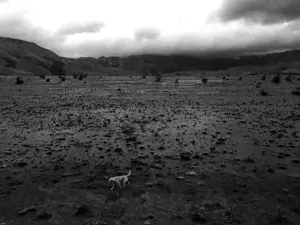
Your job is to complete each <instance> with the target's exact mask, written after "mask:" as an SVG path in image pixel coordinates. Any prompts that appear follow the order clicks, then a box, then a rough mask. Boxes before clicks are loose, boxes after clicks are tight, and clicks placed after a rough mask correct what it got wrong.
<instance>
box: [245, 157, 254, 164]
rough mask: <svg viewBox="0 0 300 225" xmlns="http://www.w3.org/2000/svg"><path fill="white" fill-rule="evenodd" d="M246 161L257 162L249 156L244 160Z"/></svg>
mask: <svg viewBox="0 0 300 225" xmlns="http://www.w3.org/2000/svg"><path fill="white" fill-rule="evenodd" d="M244 162H246V163H255V159H253V158H251V157H248V158H247V159H245V160H244Z"/></svg>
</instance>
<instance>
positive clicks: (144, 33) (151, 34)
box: [134, 27, 160, 40]
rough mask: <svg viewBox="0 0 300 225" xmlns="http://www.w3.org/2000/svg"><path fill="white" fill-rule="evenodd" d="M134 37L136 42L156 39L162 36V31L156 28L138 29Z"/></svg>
mask: <svg viewBox="0 0 300 225" xmlns="http://www.w3.org/2000/svg"><path fill="white" fill-rule="evenodd" d="M134 36H135V39H136V40H144V39H156V38H158V37H159V36H160V31H159V30H157V29H155V28H151V27H144V28H139V29H137V30H136V31H135V33H134Z"/></svg>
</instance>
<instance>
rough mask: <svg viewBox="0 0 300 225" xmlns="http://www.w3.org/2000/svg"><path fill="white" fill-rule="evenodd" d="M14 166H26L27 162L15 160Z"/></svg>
mask: <svg viewBox="0 0 300 225" xmlns="http://www.w3.org/2000/svg"><path fill="white" fill-rule="evenodd" d="M14 166H16V167H25V166H27V163H26V162H24V161H19V162H15V163H14Z"/></svg>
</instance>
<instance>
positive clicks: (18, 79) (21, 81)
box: [15, 77, 24, 84]
mask: <svg viewBox="0 0 300 225" xmlns="http://www.w3.org/2000/svg"><path fill="white" fill-rule="evenodd" d="M23 83H24V81H23V80H22V79H21V78H20V77H17V78H16V82H15V84H23Z"/></svg>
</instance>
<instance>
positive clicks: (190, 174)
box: [186, 171, 197, 176]
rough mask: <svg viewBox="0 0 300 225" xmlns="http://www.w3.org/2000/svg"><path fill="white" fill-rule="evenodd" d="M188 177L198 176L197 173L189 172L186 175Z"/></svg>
mask: <svg viewBox="0 0 300 225" xmlns="http://www.w3.org/2000/svg"><path fill="white" fill-rule="evenodd" d="M186 175H188V176H196V175H197V173H196V172H195V171H189V172H187V173H186Z"/></svg>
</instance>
